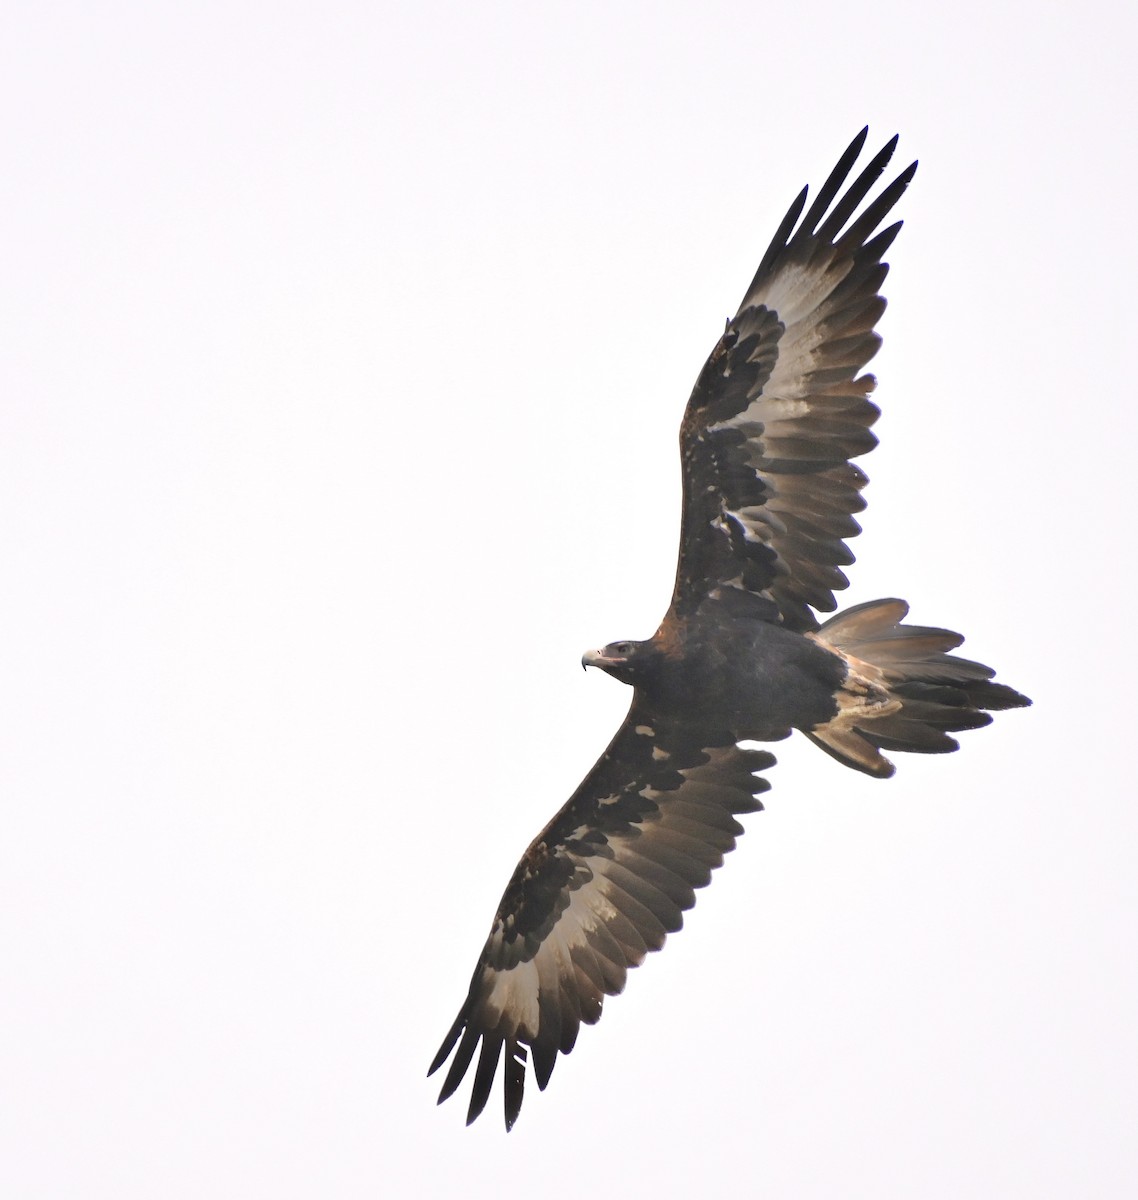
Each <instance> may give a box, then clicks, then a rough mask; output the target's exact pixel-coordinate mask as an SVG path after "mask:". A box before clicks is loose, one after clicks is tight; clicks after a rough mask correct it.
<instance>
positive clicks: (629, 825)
mask: <svg viewBox="0 0 1138 1200" xmlns="http://www.w3.org/2000/svg"><path fill="white" fill-rule="evenodd" d="M773 763H774V757H773V756H772V755H771V754H768V753H767V752H765V751H761V750H742V749H739V748H738V747H737V746H735V745H734V744H733V743H732V742H731V741H730V739H729V737H728V736H727V735H725V734H720V733H718V732H716V731H712V730H707V729H695V728H691V727H681V726H677V725H674V724H668V723H666V722H664V721H662V720H659V719H657V718H655V717H654V716H653V715H651V714H650V713H648V712H646V711H644V710H643V708H642V706H641V704H640V703H639V702H638V701H634V703H633V706H632V709H631V710H630V712H629V714H628V717H627V718H626V719H625V722H624V724H623V725H622V726H621V728H620V731H619V732H618V733H617V735H616V737H615V738H613V740H612V743H611V744H610V745H609V748H608V749H607V750H606V751H605V753H604V755H603V756H602V757H601V759H600V761H599V762H598V763H597V764H596V766H595V767H593V769H592V771H590V772H589V774H588V775H587V776H586V778H585V780H584V782H583V783H582V784H581V786H580V787H579V788H578V789H577V791H576V792H575V793H574V795H573V797H572V799H571V800H570V801H569V803H568V804H566V805H565V807H564V808H563V809H562V810H561V811H560V812H559V813H558V814H557V816H556V817H554V819H553V820H552V821H551V822H550V823H549V825H547V826H546V828H545V829H544V830H542V832H541V833H540V834H539V835H538V836H537V838H536V839H535V840H534V841H533V843H532V844H531V846H530V847H529V849H528V850H527V851H526V853H525V855H524V856H523V858H522V860H521V862H519V863H518V866H517V869H516V870H515V871H514V875H513V878H512V879H511V880H510V883H509V886H508V887H507V888H506V891H505V894H504V895H503V896H502V901H501V904H500V905H499V906H498V912H497V915H496V916H495V917H494V924H493V927H492V928H491V931H490V936H489V938H488V939H487V941H486V945H485V947H484V948H483V951H482V956H481V958H480V959H479V961H478V966H477V967H476V968H475V971H474V977H473V979H472V980H471V982H470V992H469V994H468V996H467V998H466V1002H465V1004H463V1006H462V1010H461V1011H460V1012H459V1014H458V1017H457V1019H456V1020H455V1022H454V1025H453V1026H452V1027H451V1030H450V1032H449V1033H448V1034H447V1036H446V1040H445V1041H444V1042H443V1044H442V1046H441V1048H440V1049H439V1052H438V1054H437V1055H436V1056H435V1060H434V1062H433V1063H432V1064H431V1072H432V1073H433V1072H434V1071H436V1070H438V1068H439V1067H441V1066H442V1065H443V1063H444V1062H445V1061H446V1059H447V1058H448V1057H449V1055H450V1054H451V1052H452V1051H453V1050H454V1049H455V1047H456V1046H457V1047H458V1050H457V1053H456V1055H455V1058H454V1061H453V1062H452V1063H451V1066H450V1070H449V1071H448V1073H447V1076H446V1079H445V1080H444V1082H443V1086H442V1091H441V1093H440V1095H439V1101H440V1103H441V1102H442V1101H443V1100H445V1099H447V1097H448V1096H450V1095H451V1094H452V1093H453V1092H454V1091H455V1089H456V1088H457V1087H458V1085H459V1083H460V1082H461V1080H462V1078H463V1076H464V1075H465V1074H466V1072H467V1070H468V1068H469V1067H470V1064H471V1062H472V1061H473V1060H474V1055H475V1051H476V1050H478V1048H479V1043H481V1051H480V1052H479V1054H478V1063H477V1066H476V1068H475V1072H474V1085H473V1089H472V1093H471V1098H470V1107H469V1110H468V1115H467V1124H469V1123H470V1122H471V1121H473V1120H474V1119H475V1117H477V1116H478V1114H479V1113H480V1112H481V1111H482V1109H483V1108H484V1107H485V1105H486V1101H487V1099H488V1097H489V1095H490V1089H491V1086H492V1084H493V1082H494V1076H495V1074H496V1073H497V1069H498V1062H499V1060H500V1059H501V1058H502V1056H503V1050H504V1052H505V1065H504V1068H503V1070H504V1092H505V1109H506V1128H507V1129H508V1128H510V1126H512V1125H513V1123H514V1121H515V1119H516V1118H517V1115H518V1110H519V1109H520V1108H521V1103H522V1089H523V1086H524V1082H525V1062H526V1047H529V1048H530V1049H531V1050H532V1052H533V1067H534V1074H535V1075H536V1077H537V1083H538V1086H539V1087H541V1088H544V1087H545V1085H546V1083H547V1082H548V1081H549V1076H550V1073H551V1072H552V1071H553V1065H554V1062H555V1060H556V1058H557V1054H558V1051H560V1052H561V1053H562V1054H567V1053H568V1052H569V1051H570V1050H571V1049H572V1048H573V1044H574V1042H575V1041H576V1038H577V1031H578V1029H579V1028H580V1025H581V1022H584V1023H585V1024H587V1025H591V1024H594V1023H595V1022H596V1021H597V1019H598V1018H599V1017H600V1015H601V1005H602V1003H603V1001H604V997H605V996H606V995H609V996H612V995H615V994H616V993H617V992H619V991H621V990H622V989H623V987H624V982H625V977H626V975H627V972H628V969H629V968H630V967H635V966H638V965H639V964H640V963H641V962H642V961H643V959H644V956H645V954H646V953H647V952H648V951H649V950H659V949H660V947H661V946H662V945H663V944H664V938H665V936H666V935H667V934H669V933H673V932H674V931H675V930H677V929H679V928H680V925H681V924H682V921H683V918H682V915H681V914H682V913H683V912H684V910H685V909H688V908H691V906H692V905H693V904H694V903H695V894H694V891H693V889H695V888H699V887H703V886H705V885H706V884H707V883H708V881H709V880H710V878H711V871H712V868H714V867H717V866H719V865H720V864H721V863H722V862H723V855H724V854H726V853H727V851H729V850H731V849H732V848H733V847H734V845H735V839H736V837H737V836H738V835H739V834H740V833H742V831H743V829H742V826H741V825H740V824H739V823H738V821H736V820H735V814H737V813H745V812H754V811H756V810H758V809H760V808H761V807H762V805H761V804H760V803H759V801H758V800H757V799H756V798H755V797H756V796H757V795H758V793H760V792H763V791H766V789H767V788H768V786H769V785H768V784H767V782H766V780H764V779H761V778H758V777H756V776H755V775H754V774H753V772H755V771H758V770H762V769H764V768H766V767H769V766H771V765H773Z"/></svg>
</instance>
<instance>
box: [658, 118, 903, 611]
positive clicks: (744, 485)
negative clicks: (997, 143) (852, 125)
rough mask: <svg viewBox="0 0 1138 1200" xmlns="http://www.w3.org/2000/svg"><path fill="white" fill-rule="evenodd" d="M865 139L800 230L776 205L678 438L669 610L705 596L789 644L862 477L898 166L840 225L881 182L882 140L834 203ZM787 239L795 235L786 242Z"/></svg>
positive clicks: (847, 556)
mask: <svg viewBox="0 0 1138 1200" xmlns="http://www.w3.org/2000/svg"><path fill="white" fill-rule="evenodd" d="M866 133H867V130H864V129H863V130H862V131H861V133H860V134H859V135H858V136H857V137H856V138H854V140H853V142H852V143H851V145H850V146H849V148H848V149H847V150H846V152H845V154H843V155H842V158H841V160H840V161H839V162H838V164H837V166H836V167H835V168H834V170H833V171H832V172H831V174H830V177H829V179H827V180H826V183H825V184H824V185H823V187H822V190H821V191H820V192H819V194H818V196H817V198H816V199H815V201H814V203H813V204H812V205H811V206H810V210H809V211H808V212H807V213H806V215H805V217H803V218H802V220H801V222H799V220H798V219H799V217H800V216H801V214H802V210H803V208H804V207H805V205H806V189H805V188H804V189H803V190H802V192H801V194H800V195H799V196H798V198H797V199H796V200H795V202H794V203H793V204H792V205H791V206H790V210H789V212H787V214H786V216H785V218H784V219H783V222H782V224H781V226H780V227H779V230H778V232H777V233H776V234H775V236H774V240H773V241H772V242H771V244H770V247H769V248H768V249H767V252H766V254H765V255H764V256H763V261H762V263H761V264H760V266H759V269H758V271H757V273H756V274H755V278H754V281H753V282H752V283H751V286H750V288H748V290H747V294H746V296H745V297H744V298H743V303H742V304H741V305H740V307H739V311H738V313H737V314H736V315H735V317H734V318H733V319H732V320H731V321H730V322H728V325H727V328H726V330H725V331H724V334H723V337H722V338H720V340H719V344H718V345H717V346H716V347H715V349H714V350H713V351H712V352H711V357H710V358H709V359H708V360H707V363H706V365H705V366H704V368H703V371H702V372H701V373H700V376H699V379H698V380H697V382H696V385H695V390H694V391H693V392H692V396H691V399H690V400H689V401H688V407H687V411H686V412H685V414H684V420H683V425H682V427H681V430H680V454H681V459H682V466H683V479H684V511H683V526H682V530H681V534H680V556H679V565H678V567H677V571H676V588H675V593H674V595H673V597H672V611H674V612H676V613H678V614H680V615H683V614H685V613H688V612H691V611H693V610H694V609H695V608H697V607H698V606H699V604H700V603H701V602H702V601H703V600H704V599H705V598H706V597H707V596H709V595H713V594H714V595H718V596H720V597H721V598H724V599H727V600H729V601H735V602H737V603H738V604H739V605H741V606H743V607H746V608H748V609H749V610H750V611H752V612H755V613H756V614H757V615H760V616H763V617H765V618H766V619H767V620H772V621H777V622H781V623H783V624H785V625H787V626H788V627H790V628H792V629H797V630H812V629H817V628H818V622H817V619H816V618H815V616H814V613H813V612H811V611H810V610H811V609H812V608H814V609H818V610H821V611H825V612H829V611H830V610H832V609H833V608H834V607H835V601H834V594H833V593H834V591H835V590H838V589H841V588H844V587H845V586H846V584H847V580H846V577H845V576H844V575H843V574H842V572H841V570H840V568H841V567H842V566H843V565H846V564H848V563H851V562H853V555H852V554H851V553H850V551H849V549H848V548H847V546H846V545H845V539H846V538H850V537H853V536H854V535H855V534H857V533H859V532H860V527H859V526H858V524H857V522H856V521H855V520H854V519H853V515H852V514H853V513H855V512H859V511H860V510H861V509H862V508H864V507H865V503H864V501H863V500H862V498H861V494H860V493H861V489H862V487H863V486H864V485H865V483H866V477H865V475H864V474H863V473H862V472H861V471H860V470H859V469H858V468H857V467H856V466H854V465H853V464H852V463H851V462H850V459H852V458H855V457H857V456H858V455H860V454H865V453H866V451H868V450H871V449H872V448H873V447H874V446H875V445H876V444H877V439H876V438H875V437H874V435H873V434H872V433H871V432H870V426H871V425H872V424H873V423H874V421H875V420H876V419H877V417H878V415H879V414H878V409H877V408H876V406H875V405H873V404H871V403H870V401H869V398H868V397H869V393H870V392H871V391H872V390H873V387H874V383H875V380H874V378H873V376H872V375H862V374H860V372H861V370H862V368H863V367H864V366H865V364H866V363H867V362H868V361H869V360H870V358H872V357H873V355H874V354H875V353H876V351H877V348H878V347H879V346H880V344H881V339H880V337H879V336H878V335H877V334H876V333H875V332H874V325H875V324H876V323H877V320H878V318H879V317H880V316H881V314H882V312H884V310H885V301H884V299H883V298H882V297H881V296H880V295H878V289H879V288H880V287H881V284H882V282H883V280H884V279H885V275H886V273H887V272H888V269H889V268H888V265H887V264H886V263H883V262H882V261H881V257H882V255H883V254H884V253H885V251H886V250H887V249H888V247H889V245H890V244H891V243H892V241H893V239H894V238H895V237H896V236H897V231H898V230H899V229H900V228H901V223H900V221H898V222H897V223H896V224H894V225H890V226H889V227H888V228H887V229H883V230H880V232H879V226H880V225H881V223H882V222H883V221H884V219H885V217H886V216H887V215H888V213H889V211H890V210H891V209H892V208H893V206H894V204H896V203H897V200H898V199H899V198H900V196H901V193H902V192H903V191H904V190H905V188H906V187H907V186H908V183H909V181H910V180H911V179H912V177H913V173H914V172H915V171H916V168H917V164H916V163H913V164H912V165H911V166H909V167H908V168H907V169H906V170H905V171H903V172H902V173H901V174H900V175H899V176H898V177H897V178H896V179H894V180H893V182H892V183H890V184H889V186H888V187H886V188H885V189H884V190H883V191H882V192H881V193H880V194H879V195H878V196H877V197H876V199H874V200H873V202H872V203H871V204H869V206H868V207H867V208H866V209H865V211H864V212H863V213H862V214H861V215H860V216H859V217H857V219H856V220H853V221H852V222H851V221H850V218H851V217H852V216H853V214H854V211H855V209H857V207H858V205H859V204H861V202H862V201H863V200H864V199H865V197H866V195H867V194H868V193H869V191H870V189H871V188H872V186H873V184H874V182H875V181H876V180H877V178H878V177H879V176H880V175H881V173H882V171H883V170H884V169H885V166H886V164H887V163H888V162H889V159H890V157H891V155H892V153H893V148H894V146H895V145H896V144H897V139H896V138H893V140H892V141H890V142H889V143H888V144H887V145H886V146H885V147H884V148H883V149H882V150H881V152H880V153H879V154H878V155H877V156H876V157H875V158H874V159H873V161H872V162H870V163H869V165H868V166H867V167H866V168H865V169H864V170H863V171H862V172H861V174H860V175H858V176H857V178H856V179H854V181H853V182H852V183H850V184H849V186H848V187H847V188H846V190H845V192H844V194H843V195H842V196H841V198H840V199H836V198H837V197H838V193H839V192H840V191H841V189H842V187H843V185H844V184H845V182H846V179H847V177H848V175H849V173H850V170H851V169H852V167H853V164H854V162H855V160H856V159H857V157H858V154H859V153H860V151H861V148H862V145H863V143H864V142H865V137H866ZM796 226H797V227H796Z"/></svg>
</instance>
